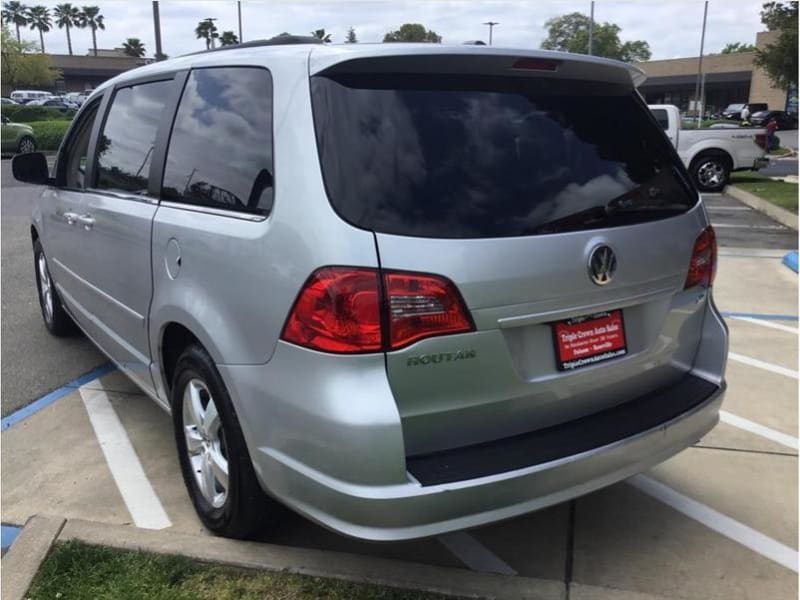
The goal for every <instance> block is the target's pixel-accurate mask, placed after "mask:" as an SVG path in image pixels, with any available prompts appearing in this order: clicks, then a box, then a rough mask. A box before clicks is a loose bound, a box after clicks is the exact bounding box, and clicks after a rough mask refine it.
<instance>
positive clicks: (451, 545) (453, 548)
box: [436, 531, 517, 575]
mask: <svg viewBox="0 0 800 600" xmlns="http://www.w3.org/2000/svg"><path fill="white" fill-rule="evenodd" d="M436 539H438V540H439V542H441V544H442V545H443V546H444V547H445V548H447V549H448V550H450V552H452V553H453V554H454V555H455V557H456V558H458V559H459V560H460V561H461V562H463V563H464V564H465V565H467V566H468V567H469V568H470V569H472V570H473V571H479V572H481V573H500V574H501V575H516V574H517V572H516V571H515V570H514V569H512V568H511V567H510V566H508V565H507V564H506V563H505V562H503V560H502V559H501V558H500V557H499V556H497V555H496V554H494V553H492V551H491V550H489V549H488V548H487V547H486V546H484V545H483V544H481V543H480V542H479V541H478V540H476V539H475V538H474V537H472V536H471V535H470V534H468V533H467V532H466V531H455V532H453V533H445V534H444V535H440V536H439V537H438V538H436Z"/></svg>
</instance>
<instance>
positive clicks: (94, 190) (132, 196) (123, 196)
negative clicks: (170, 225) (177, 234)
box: [80, 188, 158, 204]
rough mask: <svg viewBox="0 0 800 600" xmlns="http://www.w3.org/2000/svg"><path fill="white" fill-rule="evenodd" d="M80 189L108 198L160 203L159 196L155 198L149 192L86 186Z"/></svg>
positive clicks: (82, 191) (83, 191)
mask: <svg viewBox="0 0 800 600" xmlns="http://www.w3.org/2000/svg"><path fill="white" fill-rule="evenodd" d="M80 191H81V193H84V194H96V195H98V196H106V197H107V198H115V199H117V200H131V201H133V202H142V203H144V204H158V198H153V197H152V196H148V195H147V194H126V193H124V192H112V191H110V190H98V189H97V188H86V189H85V190H80Z"/></svg>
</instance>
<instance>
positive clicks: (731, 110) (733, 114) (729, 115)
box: [722, 102, 768, 121]
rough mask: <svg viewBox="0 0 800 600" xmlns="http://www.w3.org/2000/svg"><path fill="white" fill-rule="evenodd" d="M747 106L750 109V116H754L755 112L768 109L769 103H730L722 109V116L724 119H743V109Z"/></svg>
mask: <svg viewBox="0 0 800 600" xmlns="http://www.w3.org/2000/svg"><path fill="white" fill-rule="evenodd" d="M745 106H747V108H748V109H749V110H750V116H752V115H753V113H756V112H759V111H762V110H767V108H768V107H767V105H766V104H765V103H763V102H751V103H749V104H748V103H743V104H729V105H728V106H727V108H726V109H725V110H723V111H722V118H723V119H734V120H736V121H739V120H741V118H742V110H744V107H745Z"/></svg>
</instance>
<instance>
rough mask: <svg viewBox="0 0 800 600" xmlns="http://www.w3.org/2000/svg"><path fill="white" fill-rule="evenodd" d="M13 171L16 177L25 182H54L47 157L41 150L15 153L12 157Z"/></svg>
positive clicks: (39, 183)
mask: <svg viewBox="0 0 800 600" xmlns="http://www.w3.org/2000/svg"><path fill="white" fill-rule="evenodd" d="M11 172H12V173H13V174H14V179H16V180H17V181H22V182H23V183H35V184H38V185H48V184H50V183H52V180H51V179H50V169H48V167H47V159H46V158H45V156H44V154H42V153H41V152H29V153H27V154H15V155H14V157H13V158H12V159H11Z"/></svg>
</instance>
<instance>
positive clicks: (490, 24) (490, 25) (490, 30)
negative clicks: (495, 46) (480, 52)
mask: <svg viewBox="0 0 800 600" xmlns="http://www.w3.org/2000/svg"><path fill="white" fill-rule="evenodd" d="M484 25H488V26H489V45H490V46H491V45H492V29H494V26H495V25H500V23H498V22H497V21H486V23H484Z"/></svg>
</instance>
